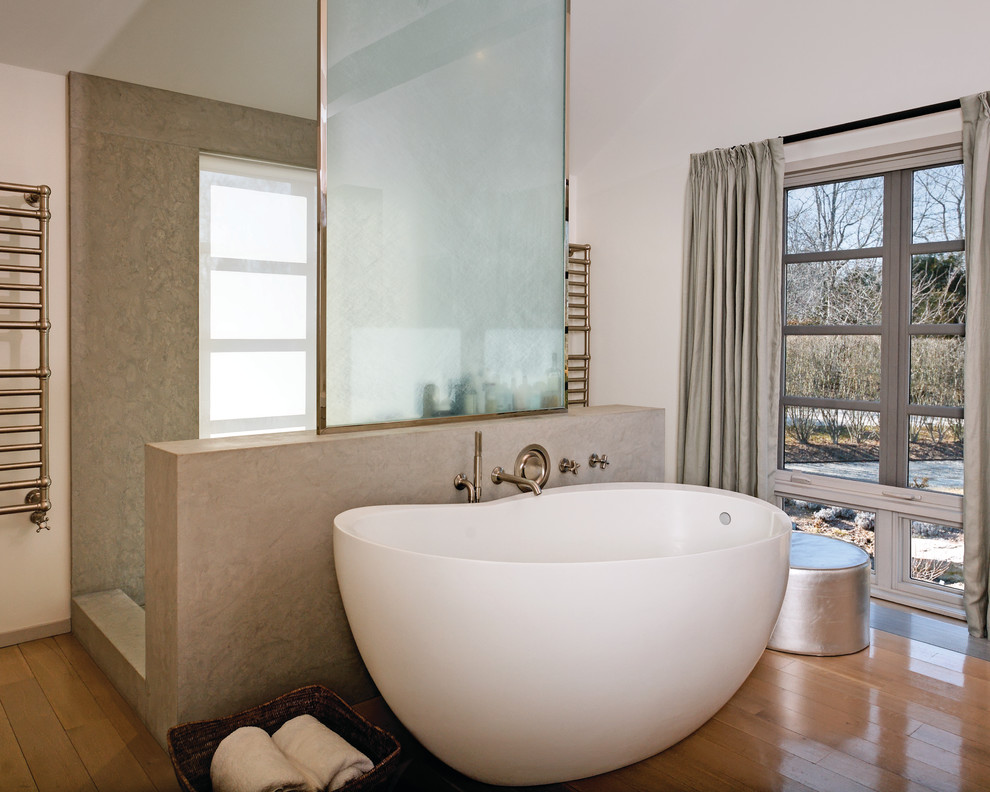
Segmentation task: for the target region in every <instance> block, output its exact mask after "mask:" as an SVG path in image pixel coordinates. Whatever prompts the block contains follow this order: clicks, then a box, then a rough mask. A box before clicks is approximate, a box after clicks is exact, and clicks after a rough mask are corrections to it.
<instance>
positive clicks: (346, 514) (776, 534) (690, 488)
mask: <svg viewBox="0 0 990 792" xmlns="http://www.w3.org/2000/svg"><path fill="white" fill-rule="evenodd" d="M575 489H580V490H581V491H582V492H595V491H609V490H661V491H663V490H667V491H677V492H696V493H703V494H712V495H716V494H717V495H719V496H726V497H729V498H731V499H735V500H740V501H743V502H747V503H752V504H753V505H756V506H760V507H763V508H766V509H767V510H768V512H769V514H770V516H771V517H772V518H783V519H782V520H778V519H774V520H773V521H772V522H773V526H772V530H771V532H770V534H769V535H768V536H765V537H762V538H760V539H756V540H753V541H747V542H740V543H739V544H734V545H730V546H728V547H720V548H715V549H707V550H698V551H695V552H690V553H677V554H675V555H669V556H659V555H656V556H646V557H642V558H620V559H616V558H611V559H594V560H561V561H552V560H540V561H526V560H504V559H486V558H470V557H466V556H460V555H450V554H441V553H428V552H423V551H421V550H411V549H409V548H405V547H397V546H396V545H394V544H387V543H385V542H382V541H378V540H375V539H371V538H369V537H366V536H361V535H359V534H356V533H354V532H353V531H352V530H350V529H349V526H347V525H346V523H348V522H351V521H354V520H358V519H361V518H362V517H363V516H365V515H368V514H372V513H384V512H401V511H423V510H426V509H442V510H444V511H447V510H451V509H461V510H463V509H465V508H470V509H478V508H479V507H480V508H491V507H496V508H497V507H499V506H502V505H504V504H506V503H509V502H521V501H525V500H526V499H527V498H534V497H541V498H542V497H545V496H552V497H562V496H563V495H565V494H567V492H568V491H569V490H570V491H573V490H575ZM341 518H343V522H344V523H345V525H343V526H342V525H340V524H338V520H341ZM785 524H786V527H784V525H785ZM332 528H333V530H332V534H333V537H332V538H333V541H334V542H336V540H337V535H338V533H339V534H342V535H343V536H344V537H345V540H353V541H355V542H359V543H362V544H365V545H367V546H369V547H374V548H377V549H380V550H384V551H389V552H393V553H397V554H400V555H404V556H411V557H415V558H429V559H436V560H437V561H449V562H456V563H469V564H481V565H485V566H486V567H487V566H506V565H510V566H511V565H518V566H522V567H526V568H533V569H536V568H540V567H551V568H559V567H566V566H582V567H594V566H600V565H610V564H644V563H653V564H655V563H657V562H660V561H664V560H667V559H685V558H696V557H698V556H713V555H719V554H723V553H731V552H733V551H737V550H738V548H740V547H759V546H761V545H764V544H769V543H772V542H777V541H780V539H781V537H782V536H784V535H787V537H788V542H789V541H790V534H791V532H792V530H793V525H792V522H791V518H790V517H788V516H787V513H786V512H784V511H783V509H781V508H780V507H778V506H776V505H775V504H773V503H770V502H769V501H765V500H761V499H760V498H756V497H753V496H752V495H745V494H743V493H740V492H733V491H732V490H724V489H719V488H717V487H705V486H700V485H696V484H674V483H669V482H649V481H626V482H599V483H591V484H570V485H564V486H559V487H551V488H548V489H544V490H543V492H542V494H541V495H539V496H534V495H533V494H531V493H528V492H521V493H519V494H516V495H510V496H507V497H504V498H498V499H496V500H491V501H484V502H482V503H467V502H461V503H411V504H382V505H378V506H359V507H356V508H353V509H346V510H345V511H342V512H340V513H339V514H338V515H336V516H335V517H334V518H333V525H332ZM335 564H336V558H335Z"/></svg>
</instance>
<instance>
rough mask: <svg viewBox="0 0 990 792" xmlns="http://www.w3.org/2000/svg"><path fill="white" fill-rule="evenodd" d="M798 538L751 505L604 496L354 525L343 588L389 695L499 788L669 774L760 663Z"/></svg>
mask: <svg viewBox="0 0 990 792" xmlns="http://www.w3.org/2000/svg"><path fill="white" fill-rule="evenodd" d="M790 532H791V523H790V520H789V518H788V517H787V516H786V515H785V514H784V513H783V512H782V511H780V510H779V509H777V508H775V507H773V506H771V505H770V504H768V503H765V502H763V501H759V500H756V499H755V498H750V497H747V496H744V495H738V494H735V493H730V492H725V491H722V490H715V489H707V488H703V487H684V486H675V485H666V484H639V483H636V484H615V485H609V484H605V485H585V486H573V487H562V488H557V489H551V490H545V491H544V493H543V494H542V495H540V496H538V497H536V496H533V495H530V494H522V495H519V496H516V497H512V498H505V499H502V500H497V501H494V502H490V503H482V504H473V505H472V504H466V503H465V504H456V505H438V506H372V507H366V508H360V509H353V510H351V511H347V512H344V513H342V514H340V515H339V516H338V517H337V518H336V519H335V520H334V532H333V536H334V557H335V565H336V570H337V579H338V581H339V583H340V591H341V594H342V596H343V600H344V608H345V610H346V613H347V618H348V621H349V622H350V625H351V629H352V631H353V633H354V638H355V640H356V641H357V645H358V649H359V650H360V652H361V656H362V658H363V659H364V661H365V663H366V664H367V666H368V670H369V671H370V672H371V676H372V678H373V679H374V681H375V683H376V684H377V685H378V688H379V690H380V691H381V694H382V696H383V697H384V699H385V701H386V702H387V703H388V705H389V706H390V707H391V708H392V710H393V711H394V712H395V714H396V715H397V716H398V717H399V719H400V720H401V721H402V723H403V724H404V725H405V726H406V727H407V728H408V729H409V731H410V732H412V734H413V735H414V736H415V737H416V738H417V739H418V740H419V741H420V742H421V743H422V744H423V745H424V746H425V747H426V748H427V749H428V750H429V751H430V752H431V753H433V754H434V755H435V756H437V757H438V758H440V759H441V760H443V761H444V762H446V763H447V764H449V765H450V766H452V767H453V768H455V769H456V770H459V771H461V772H462V773H464V774H466V775H468V776H470V777H472V778H475V779H477V780H479V781H484V782H487V783H493V784H507V785H523V784H542V783H551V782H559V781H565V780H569V779H574V778H581V777H584V776H589V775H594V774H596V773H602V772H606V771H608V770H613V769H615V768H618V767H622V766H624V765H627V764H631V763H632V762H636V761H638V760H640V759H644V758H646V757H648V756H652V755H653V754H656V753H658V752H660V751H662V750H663V749H665V748H667V747H668V746H670V745H673V744H674V743H675V742H677V741H679V740H681V739H682V738H684V737H686V736H687V735H689V734H690V733H691V732H693V731H694V730H695V729H697V728H698V727H699V726H701V725H702V724H703V723H704V722H705V721H707V720H708V719H709V718H710V717H711V716H712V715H714V714H715V712H717V711H718V710H719V709H720V708H721V707H722V705H723V704H725V702H726V701H728V699H729V698H731V696H732V694H733V693H735V691H736V690H737V689H738V688H739V686H740V685H741V684H742V683H743V681H744V680H745V679H746V677H747V676H748V675H749V673H750V671H752V669H753V666H754V665H755V664H756V662H757V661H758V660H759V658H760V655H761V653H762V652H763V649H764V648H765V646H766V644H767V640H768V639H769V637H770V633H771V631H772V630H773V626H774V623H775V621H776V619H777V614H778V611H779V609H780V604H781V601H782V599H783V596H784V589H785V587H786V584H787V575H788V569H789V548H790Z"/></svg>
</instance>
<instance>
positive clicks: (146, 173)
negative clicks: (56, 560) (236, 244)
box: [63, 56, 319, 604]
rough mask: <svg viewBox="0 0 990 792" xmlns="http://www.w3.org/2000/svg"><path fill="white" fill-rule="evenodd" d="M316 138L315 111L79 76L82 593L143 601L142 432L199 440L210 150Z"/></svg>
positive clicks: (75, 544)
mask: <svg viewBox="0 0 990 792" xmlns="http://www.w3.org/2000/svg"><path fill="white" fill-rule="evenodd" d="M177 57H179V56H177ZM313 101H314V111H315V103H316V97H314V98H313ZM318 149H319V135H318V127H317V124H316V122H315V121H312V120H309V119H303V118H294V117H292V116H286V115H280V114H278V113H270V112H266V111H264V110H256V109H254V108H250V107H241V106H238V105H233V104H228V103H225V102H217V101H212V100H210V99H203V98H201V97H196V96H187V95H185V94H179V93H174V92H171V91H162V90H159V89H156V88H147V87H145V86H141V85H133V84H131V83H126V82H119V81H117V80H107V79H104V78H102V77H94V76H91V75H86V74H77V73H72V74H70V75H69V185H70V200H71V228H70V239H69V246H70V275H69V278H70V292H71V293H70V303H71V304H70V311H69V313H70V330H71V334H70V359H71V361H72V366H71V419H72V420H71V429H70V431H71V457H72V460H71V464H72V594H73V596H78V595H84V594H89V593H92V592H101V591H107V590H114V589H119V590H120V591H122V592H123V593H124V594H126V595H127V596H128V597H130V598H131V599H133V600H134V601H135V602H136V603H138V604H142V603H143V602H144V597H145V592H144V502H143V498H144V482H143V469H142V465H143V454H144V444H145V443H148V442H161V441H165V440H180V439H189V438H194V437H198V436H199V155H200V153H201V152H207V153H213V154H227V155H231V156H237V157H247V158H251V159H259V160H265V161H270V162H279V163H285V164H288V165H298V166H302V167H311V168H315V167H316V156H317V151H318ZM63 497H64V496H63Z"/></svg>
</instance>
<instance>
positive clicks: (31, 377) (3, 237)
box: [0, 182, 51, 531]
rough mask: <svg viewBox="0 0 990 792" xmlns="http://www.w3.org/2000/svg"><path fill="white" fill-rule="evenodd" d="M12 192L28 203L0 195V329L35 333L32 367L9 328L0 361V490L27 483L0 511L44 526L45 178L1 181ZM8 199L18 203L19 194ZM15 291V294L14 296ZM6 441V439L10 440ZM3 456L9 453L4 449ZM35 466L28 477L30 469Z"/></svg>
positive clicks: (0, 186)
mask: <svg viewBox="0 0 990 792" xmlns="http://www.w3.org/2000/svg"><path fill="white" fill-rule="evenodd" d="M4 193H15V194H18V195H19V196H20V197H21V199H22V201H23V203H26V204H27V206H26V207H24V206H10V205H8V204H9V203H12V202H11V201H0V223H2V225H0V294H3V296H4V299H3V300H0V330H8V331H21V332H37V334H38V365H37V368H13V363H14V361H15V360H16V358H17V356H18V355H19V354H20V349H21V343H20V342H21V338H20V337H19V334H18V333H16V332H15V333H12V334H11V335H12V338H11V340H10V350H11V352H10V359H9V361H8V363H9V364H10V365H11V367H10V368H0V460H3V461H0V477H4V476H5V474H14V475H13V478H12V479H10V480H8V478H0V493H6V492H16V491H18V490H28V492H27V494H26V495H25V496H24V499H23V502H21V503H15V504H13V505H8V506H2V505H0V515H3V514H18V513H22V512H26V513H30V519H31V522H32V523H34V524H35V525H36V526H37V529H36V530H38V531H40V530H41V529H42V528H44V529H46V530H48V528H49V526H48V510H49V509H51V502H50V501H49V499H48V488H49V487H50V486H51V479H50V478H49V476H48V418H49V416H48V381H49V378H50V376H51V370H50V369H49V368H48V331H49V329H50V328H51V322H50V321H49V320H48V221H49V219H50V218H51V213H50V212H49V208H48V196H49V195H50V194H51V190H50V189H49V188H48V187H47V186H45V185H43V184H42V185H34V186H33V185H26V184H9V183H6V182H0V197H3V194H4ZM13 203H18V204H20V203H21V201H16V202H13ZM18 296H20V297H21V299H17V298H18ZM8 440H9V442H8ZM8 455H9V456H8ZM19 471H34V472H36V475H34V476H33V477H32V476H31V473H29V472H19Z"/></svg>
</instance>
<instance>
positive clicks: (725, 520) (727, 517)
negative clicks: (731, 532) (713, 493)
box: [718, 512, 732, 525]
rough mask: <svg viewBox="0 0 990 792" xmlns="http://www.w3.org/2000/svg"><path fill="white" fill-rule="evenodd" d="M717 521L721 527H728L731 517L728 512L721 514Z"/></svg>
mask: <svg viewBox="0 0 990 792" xmlns="http://www.w3.org/2000/svg"><path fill="white" fill-rule="evenodd" d="M718 521H719V522H720V523H722V525H728V524H729V523H730V522H732V516H731V515H730V514H729V513H728V512H722V513H721V514H720V515H719V516H718Z"/></svg>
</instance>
